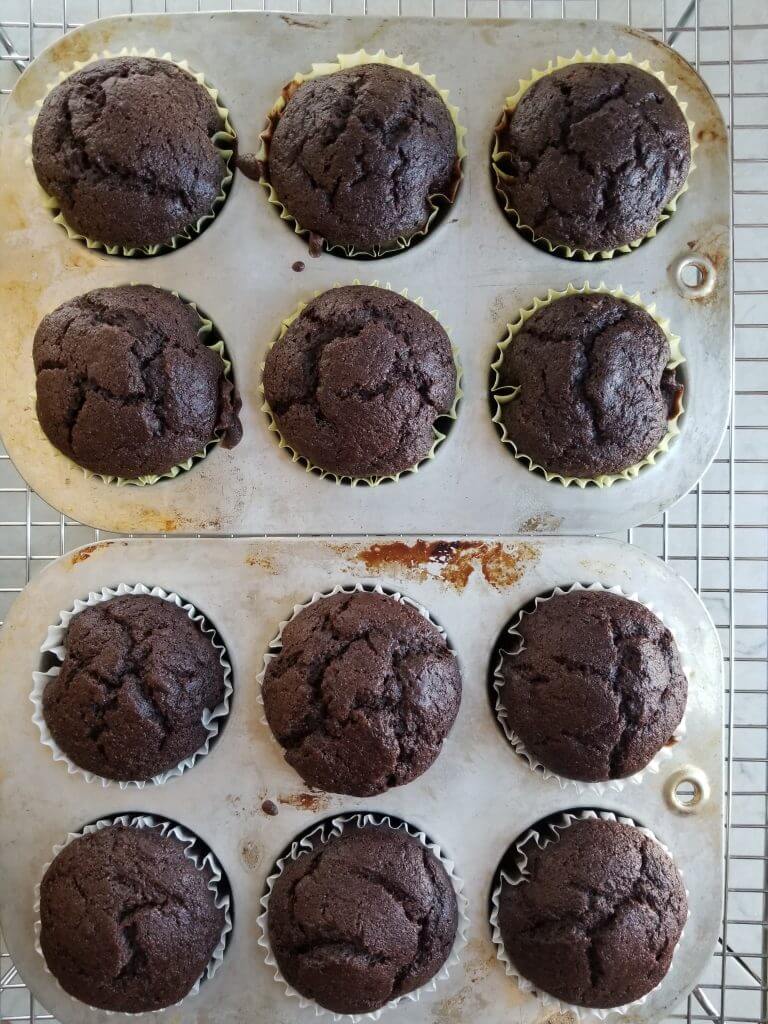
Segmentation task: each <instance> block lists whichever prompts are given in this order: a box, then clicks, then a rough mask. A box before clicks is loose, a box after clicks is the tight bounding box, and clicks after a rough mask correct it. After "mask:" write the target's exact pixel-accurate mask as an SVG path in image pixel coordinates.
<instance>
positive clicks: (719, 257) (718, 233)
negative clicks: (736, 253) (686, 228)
mask: <svg viewBox="0 0 768 1024" xmlns="http://www.w3.org/2000/svg"><path fill="white" fill-rule="evenodd" d="M686 245H687V246H688V248H689V249H690V250H691V252H700V253H701V254H702V255H703V256H708V257H709V259H710V260H711V261H712V264H713V266H714V268H715V270H717V271H718V272H719V271H721V270H722V269H723V267H724V266H725V265H726V262H727V260H728V231H727V229H726V228H724V227H723V228H712V230H710V231H705V232H702V233H701V235H700V236H699V237H698V238H691V239H690V240H689V241H688V242H686Z"/></svg>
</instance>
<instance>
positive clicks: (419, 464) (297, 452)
mask: <svg viewBox="0 0 768 1024" xmlns="http://www.w3.org/2000/svg"><path fill="white" fill-rule="evenodd" d="M363 293H367V294H368V295H369V296H376V295H377V294H378V295H379V296H380V298H381V300H382V301H381V302H380V303H379V305H380V307H381V309H380V312H381V313H382V314H383V313H385V312H386V309H387V308H389V307H390V306H393V307H394V308H392V309H391V310H390V315H391V316H392V317H393V321H392V324H391V325H390V326H391V330H390V328H388V327H387V326H386V324H385V323H384V321H383V320H382V321H380V322H381V324H383V326H382V327H380V328H379V329H380V330H381V331H382V332H383V334H382V336H381V337H374V336H371V337H369V338H368V344H367V346H366V347H363V346H362V345H361V344H360V342H361V340H362V338H361V337H360V334H358V335H357V338H356V337H354V336H352V337H347V336H346V332H345V329H344V328H343V327H339V329H338V331H339V337H338V338H335V339H334V338H332V339H330V342H328V341H325V342H324V343H323V344H322V345H321V346H320V350H321V353H322V354H321V357H320V358H318V359H316V360H314V361H313V365H316V367H317V369H316V374H317V375H318V380H317V381H316V382H315V393H314V394H312V395H310V396H308V397H307V398H306V400H302V398H301V396H299V395H298V388H299V386H300V385H304V384H305V383H306V382H304V381H303V380H298V379H297V374H298V372H299V364H298V362H297V361H296V360H295V359H293V358H290V357H288V363H287V365H286V366H284V367H282V370H283V373H282V374H281V373H280V372H279V371H278V369H277V368H276V366H275V365H272V366H270V367H269V369H270V370H271V371H272V376H273V378H274V383H273V385H272V388H271V390H273V391H274V392H275V393H277V392H278V391H279V390H280V387H279V378H280V377H281V376H282V377H283V378H284V387H285V390H286V401H288V402H289V404H290V406H291V408H289V410H288V415H289V416H290V415H291V414H293V418H294V422H293V423H292V424H291V425H290V426H284V427H283V428H282V429H281V423H280V420H281V416H280V414H279V413H278V412H277V410H276V409H273V408H272V406H271V405H270V402H269V400H268V397H267V387H266V384H265V380H266V373H265V371H267V372H268V364H269V363H272V364H275V363H276V356H277V353H276V352H275V351H274V350H275V349H276V348H277V346H279V345H280V344H281V343H282V342H283V339H284V338H285V337H286V335H287V334H288V333H289V331H290V329H291V327H292V325H294V324H296V321H297V320H299V318H300V317H301V315H302V313H303V312H304V310H305V309H307V307H308V306H309V305H311V306H312V309H311V310H310V312H312V311H313V310H314V315H313V317H312V320H311V325H310V329H311V330H315V329H316V328H317V323H318V317H319V316H320V310H319V309H316V308H315V307H317V306H318V301H321V302H322V301H325V302H328V301H329V300H331V301H332V300H333V298H334V296H338V297H339V300H340V301H341V300H342V297H345V296H346V297H347V299H348V309H347V312H348V314H349V316H350V317H353V316H354V314H355V308H356V307H355V305H354V302H353V300H354V299H356V298H357V297H358V296H359V295H360V294H363ZM390 299H394V302H392V301H390ZM403 300H405V301H403ZM360 301H362V300H360ZM411 306H416V307H418V315H419V317H421V318H422V319H423V321H424V323H423V324H422V325H421V326H422V327H423V328H424V330H425V331H427V330H428V329H429V328H433V329H435V332H436V333H437V334H438V337H437V338H436V339H434V341H433V342H432V343H431V344H430V345H428V346H427V345H424V347H423V351H422V352H421V353H419V352H418V351H416V352H414V350H413V336H414V330H413V324H411V325H410V328H409V329H408V330H407V331H406V332H405V333H404V334H403V335H402V337H401V338H398V337H397V332H398V323H399V319H398V318H399V317H402V318H410V319H412V314H413V312H414V310H412V309H410V308H409V307H411ZM329 317H330V319H329V322H331V321H332V319H333V317H332V316H330V314H329ZM430 318H431V320H432V321H434V323H431V322H430ZM378 323H379V320H378V319H377V320H376V322H375V323H373V324H368V325H367V326H363V327H361V328H360V331H361V332H365V331H366V330H369V331H376V330H377V324H378ZM359 326H360V325H358V327H359ZM400 326H401V327H402V328H403V329H405V327H407V326H408V324H407V323H406V324H401V325H400ZM350 331H351V333H352V334H353V335H354V331H352V329H350ZM318 333H319V332H318ZM403 340H407V343H408V346H409V347H410V350H411V353H410V354H411V356H412V357H413V358H414V359H417V360H418V359H419V358H420V359H421V363H422V365H421V366H419V367H418V369H419V371H420V373H419V375H418V378H417V376H413V378H412V379H409V378H408V374H407V373H406V375H405V376H404V377H401V379H399V380H394V381H392V382H388V378H389V375H390V373H392V372H394V371H395V370H396V369H397V367H398V365H400V362H399V355H400V353H399V350H398V345H399V343H400V342H401V341H403ZM438 342H440V343H444V344H443V348H444V352H442V351H439V350H438V344H437V343H438ZM329 345H330V347H329ZM350 345H355V346H356V350H352V349H351V348H350ZM334 349H335V350H336V351H335V354H333V355H332V354H331V353H332V350H334ZM323 354H325V356H327V362H326V359H325V358H324V357H323ZM443 355H444V356H445V359H444V360H442V356H443ZM451 357H452V365H448V364H450V363H451ZM388 361H389V364H388ZM443 362H444V363H445V365H443ZM261 371H262V381H261V384H260V387H259V390H260V393H261V395H262V396H263V398H264V402H263V404H262V411H263V412H264V413H265V414H266V416H267V420H268V424H269V430H270V433H272V434H274V435H275V436H276V438H277V441H278V444H279V447H280V448H284V449H285V450H286V452H287V453H288V454H290V456H291V461H292V462H298V463H301V465H303V466H304V468H305V470H306V472H307V473H314V474H316V475H318V476H319V477H320V478H321V479H327V480H331V481H333V482H334V483H336V484H349V485H351V486H353V487H356V486H358V485H361V486H369V487H377V486H378V485H379V484H381V483H384V482H387V481H389V482H396V481H398V480H400V479H401V478H402V477H403V476H407V475H409V474H412V473H417V472H418V471H419V470H420V469H421V468H423V467H424V466H426V465H428V464H429V463H430V462H431V461H432V460H433V459H434V458H435V456H436V454H437V451H438V449H439V447H440V445H442V443H443V441H445V439H446V437H447V436H448V431H449V430H450V428H451V427H452V425H453V423H454V422H455V421H456V418H457V416H458V408H459V403H460V401H461V399H462V397H463V392H462V389H461V378H462V372H461V366H460V365H459V360H458V351H457V349H456V347H455V346H454V345H453V344H451V342H450V337H449V332H448V331H446V330H444V328H443V327H442V326H441V325H440V321H439V319H438V313H437V311H436V310H426V309H425V307H424V303H423V300H422V299H421V298H416V299H409V298H408V289H407V288H406V289H403V290H402V291H400V292H395V291H394V289H392V288H391V287H390V286H389V285H388V284H387V285H380V284H379V282H378V281H373V282H372V283H371V285H361V284H360V282H359V281H354V282H353V284H352V285H336V286H334V288H333V289H329V290H328V291H326V292H315V293H314V296H313V298H312V299H311V300H310V302H309V303H307V302H300V303H299V305H298V306H297V307H296V309H295V310H294V311H293V312H292V313H291V314H290V315H289V316H287V317H286V318H285V319H284V320H283V321H282V322H281V324H280V330H279V332H278V334H277V337H276V338H275V339H274V340H273V341H272V342H271V344H270V346H269V349H268V352H267V357H266V361H265V363H263V364H262V367H261ZM302 372H303V368H302ZM342 376H343V377H344V378H345V379H344V380H342V379H341V377H342ZM449 376H450V377H451V378H452V379H451V380H449V379H448V378H449ZM425 381H427V382H428V383H425ZM425 389H426V390H427V391H428V394H427V395H426V396H425V395H424V390H425ZM406 390H407V391H408V393H409V394H408V395H405V394H404V391H406ZM320 391H322V392H323V393H324V395H325V396H326V399H327V400H328V401H329V402H331V404H333V405H335V406H336V408H335V410H334V411H333V413H331V412H329V413H328V415H329V416H332V415H334V414H335V415H337V416H338V417H339V421H338V422H337V423H332V424H331V426H332V428H333V429H330V428H329V427H328V426H327V424H326V425H325V427H323V425H324V423H325V421H326V417H325V416H322V417H319V418H318V420H317V421H316V422H315V424H314V433H315V435H318V434H319V429H318V428H323V429H324V430H325V431H326V432H327V434H328V440H326V441H323V439H322V436H315V438H314V441H313V444H314V445H315V447H316V448H317V449H318V452H317V455H316V456H315V457H310V456H309V455H308V454H307V450H308V449H307V448H306V447H305V446H303V445H302V443H301V436H300V435H301V434H302V433H305V432H306V431H308V430H309V431H310V433H312V429H313V428H312V422H311V421H312V420H313V418H314V414H313V413H312V411H311V408H310V407H311V406H312V405H313V403H314V402H317V401H318V400H319V398H318V394H317V392H320ZM417 392H418V394H417ZM414 399H415V400H417V401H418V404H419V408H418V409H417V410H415V409H414V408H413V407H412V406H413V400H414ZM408 402H411V405H409V406H407V408H406V406H405V405H402V406H401V407H400V408H399V409H398V403H408ZM389 403H391V405H390V404H389ZM431 403H435V404H434V405H433V404H431ZM299 407H301V408H300V410H299V412H298V413H297V412H296V410H297V409H299ZM366 408H367V409H368V415H366ZM398 411H399V412H400V414H401V415H402V418H403V422H402V424H399V423H396V417H397V415H398ZM385 414H386V415H385ZM374 416H376V417H378V419H379V420H380V422H378V423H377V422H376V421H375V419H374V418H373V417H374ZM353 417H356V419H355V423H354V425H353V422H352V418H353ZM427 419H428V420H429V421H430V422H429V423H426V420H427ZM393 424H394V425H396V427H397V429H396V430H395V426H394V425H393ZM403 425H405V426H406V427H407V430H405V431H403V429H402V426H403ZM345 427H346V430H345ZM417 428H418V433H417ZM422 428H423V429H422ZM441 428H442V429H441ZM427 431H428V435H429V438H430V439H431V443H430V441H427V443H426V444H424V443H422V435H423V433H425V432H427ZM286 433H287V434H288V435H289V436H287V437H286V436H285V435H286ZM390 434H392V435H393V438H392V443H393V445H394V448H392V447H391V448H390V450H389V451H388V452H387V453H385V452H384V451H382V452H380V453H378V454H377V455H376V456H374V453H373V452H372V451H371V450H368V451H366V452H365V453H362V454H359V453H357V452H356V453H355V459H356V460H357V461H358V464H357V465H355V466H352V465H350V464H344V465H341V463H343V462H344V461H345V459H346V458H348V457H349V456H345V455H344V454H343V449H344V447H345V445H346V446H347V447H350V446H351V445H352V444H354V447H355V449H357V446H358V444H359V442H360V439H361V438H364V437H366V436H368V437H369V439H370V437H372V436H373V437H375V439H376V442H377V443H378V444H380V445H381V444H383V443H384V441H385V440H387V439H388V438H389V435H390ZM395 434H396V435H397V444H395V441H394V435H395ZM320 449H325V454H326V456H327V458H328V461H327V462H326V464H325V465H323V458H322V453H321V451H320ZM333 449H336V450H333ZM403 449H405V451H407V452H408V453H409V454H410V457H416V456H417V452H419V454H420V456H421V457H418V459H417V461H416V462H414V463H413V464H412V465H406V463H407V461H408V459H407V458H404V457H403V455H404V454H405V451H404V450H403ZM421 453H423V454H421ZM331 458H333V459H334V460H337V464H336V465H335V466H332V465H331V464H330V460H331ZM374 458H375V459H376V460H378V461H379V462H382V463H384V462H386V461H387V460H388V459H390V460H392V465H390V466H389V467H388V468H387V469H386V470H384V471H382V472H378V473H360V472H356V471H355V470H358V471H359V470H361V469H364V468H369V467H370V465H371V463H372V462H373V461H374ZM366 459H369V460H370V462H369V466H368V467H365V466H363V465H362V464H361V463H364V462H365V460H366ZM398 461H399V465H398V466H395V465H394V463H395V462H398ZM400 466H403V467H404V468H399V467H400ZM377 468H379V467H377Z"/></svg>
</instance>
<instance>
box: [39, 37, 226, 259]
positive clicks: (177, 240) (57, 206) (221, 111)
mask: <svg viewBox="0 0 768 1024" xmlns="http://www.w3.org/2000/svg"><path fill="white" fill-rule="evenodd" d="M121 59H122V60H124V61H125V62H129V61H137V60H138V61H141V60H142V59H143V60H145V63H146V61H151V62H152V63H153V64H158V63H159V62H165V63H167V64H171V65H173V66H174V67H175V68H177V69H181V71H182V72H183V73H184V78H186V77H187V76H190V77H191V79H193V80H194V82H195V83H197V85H199V86H201V87H202V88H203V89H204V90H205V93H207V96H208V97H209V98H210V100H211V101H212V104H213V107H212V108H211V110H210V112H209V113H210V115H211V117H213V118H214V120H215V122H216V125H217V127H216V129H215V130H214V131H213V134H208V135H207V138H208V140H209V141H210V143H211V145H212V151H211V152H208V153H207V154H206V156H207V158H209V159H210V158H212V156H213V154H215V155H216V161H217V162H218V163H219V164H220V167H221V176H220V180H219V181H218V182H217V183H216V185H214V183H213V182H214V179H215V177H217V176H218V175H217V174H216V173H215V172H214V169H213V166H211V167H210V169H209V173H208V175H207V177H209V178H211V182H210V188H209V189H206V191H208V192H213V191H214V188H216V187H217V188H218V191H217V193H216V194H215V196H214V198H213V200H212V201H211V202H210V206H209V207H208V208H207V209H205V210H204V212H203V213H202V214H201V213H199V212H198V211H197V210H195V209H194V207H195V206H198V207H200V208H203V204H204V203H205V202H208V201H209V198H208V196H207V195H206V196H205V197H204V198H203V197H202V196H201V197H200V199H199V200H197V201H195V199H194V198H193V199H190V198H189V197H188V196H185V198H184V200H183V201H182V202H181V203H180V204H179V205H186V207H187V209H189V210H193V220H192V222H191V223H189V224H183V226H181V227H179V226H178V225H179V224H181V223H182V218H180V217H179V216H178V214H177V213H170V212H169V210H170V209H171V208H170V207H169V209H167V210H166V211H165V212H164V213H160V212H159V211H155V214H153V216H166V217H167V218H168V219H169V224H168V228H169V231H170V232H171V233H170V237H168V238H162V240H161V241H154V240H153V241H141V240H140V239H141V238H142V237H143V238H147V239H149V238H152V237H153V236H155V237H157V235H158V232H157V231H156V230H154V229H149V228H146V226H145V225H143V226H139V225H138V224H136V223H135V222H134V223H133V226H131V227H130V228H123V231H124V232H126V233H125V234H124V235H123V238H124V239H125V238H126V237H130V236H131V235H133V236H134V238H135V241H131V242H121V241H118V240H117V239H118V236H119V235H120V230H121V229H120V227H119V225H115V226H113V227H110V228H109V229H108V231H106V232H105V233H112V234H113V236H114V240H113V241H109V240H108V241H105V240H104V239H102V238H95V237H91V232H90V231H89V229H87V228H86V229H85V231H81V230H78V229H77V228H76V227H75V226H74V225H72V224H71V223H69V222H68V220H67V218H66V216H65V214H64V211H63V209H62V206H63V205H64V204H63V203H62V199H61V196H59V198H57V197H56V196H54V195H51V194H50V193H49V192H47V191H46V189H45V187H44V186H43V185H42V184H41V188H42V190H43V193H44V195H45V205H46V206H47V208H48V209H49V210H50V211H51V213H52V214H53V215H54V216H53V219H54V221H55V223H57V224H60V225H61V226H62V227H63V228H64V230H65V231H66V232H67V235H68V236H69V237H70V238H72V239H76V240H77V241H80V242H84V243H85V245H86V246H87V247H88V248H89V249H101V250H103V251H104V252H106V253H108V254H109V255H110V256H115V255H117V256H156V255H158V254H160V253H163V252H169V251H171V250H173V249H176V248H178V247H179V246H180V245H182V244H184V243H185V242H188V241H190V240H191V239H193V238H195V237H196V236H197V235H199V234H200V232H201V231H203V229H204V228H205V227H206V226H207V225H208V223H209V222H210V221H211V220H213V218H214V217H216V215H217V213H218V212H219V210H220V208H221V206H222V205H223V203H224V201H225V199H226V198H227V193H228V191H229V187H230V185H231V183H232V175H233V171H232V166H231V162H232V156H233V153H234V146H235V139H236V136H235V131H234V129H233V127H232V125H231V123H230V121H229V112H228V110H227V108H226V107H224V106H222V105H221V103H220V102H219V94H218V90H217V89H215V88H213V86H211V85H209V84H208V83H207V82H206V81H205V76H204V75H203V74H202V73H201V72H196V71H192V70H191V69H190V68H189V65H188V63H187V61H186V60H175V59H174V58H173V57H172V56H171V55H170V54H169V53H164V54H162V55H161V56H159V57H158V55H157V54H156V53H155V51H154V50H153V49H152V50H148V51H139V50H137V49H136V48H135V47H134V48H131V49H128V48H124V49H122V50H121V51H120V52H119V53H117V54H113V53H110V52H109V51H106V50H105V51H104V52H103V53H101V54H93V55H92V56H91V57H90V58H89V59H88V60H87V61H79V62H76V63H75V65H74V66H73V67H72V69H71V70H70V71H68V72H64V71H61V72H59V79H58V81H57V82H55V83H51V84H50V85H49V86H48V88H47V91H46V95H45V97H43V99H41V100H38V102H37V106H38V107H39V108H40V109H38V111H37V113H36V114H35V115H34V116H33V117H32V118H30V125H31V126H32V135H31V136H30V139H29V141H30V145H31V147H32V151H33V154H34V162H35V165H36V168H35V169H36V172H37V175H38V180H40V176H41V175H42V176H43V179H47V178H48V177H50V179H51V180H50V181H47V185H48V188H49V189H51V188H52V186H54V185H56V187H57V189H58V191H59V192H60V193H64V192H66V189H67V188H70V189H71V182H68V180H67V179H66V177H64V178H62V177H61V175H62V167H63V166H64V165H63V164H62V163H61V157H60V153H59V151H60V150H62V148H63V145H64V143H63V142H62V141H61V140H60V139H59V138H58V134H57V133H60V132H61V130H62V129H61V124H62V122H63V118H62V117H60V116H59V115H58V113H56V112H54V115H53V117H52V119H51V121H50V124H48V123H47V119H46V121H45V122H44V121H42V120H41V114H43V106H44V104H45V103H48V102H52V101H51V99H50V97H51V94H52V93H53V92H54V90H56V89H57V88H58V87H59V86H61V84H62V83H63V82H65V81H66V80H67V79H69V78H70V77H71V76H72V75H75V74H78V73H80V72H83V70H84V69H85V70H87V69H88V68H89V67H90V66H91V65H94V64H95V63H96V62H98V61H104V60H107V61H111V60H116V61H119V60H121ZM145 70H146V69H145ZM176 75H178V71H177V72H176ZM188 100H189V97H187V98H186V100H185V99H184V98H183V97H182V98H181V99H180V100H179V102H180V103H182V104H185V103H187V105H188V102H187V101H188ZM92 108H93V104H90V105H89V104H88V103H87V102H85V103H81V104H80V106H79V108H78V110H77V111H76V112H75V115H74V116H73V117H72V118H70V121H69V123H70V125H71V124H72V123H73V121H76V120H77V117H78V115H79V117H80V118H81V119H83V118H85V117H87V116H89V112H91V113H92ZM213 108H215V111H214V109H213ZM119 109H120V107H119V103H118V110H119ZM41 125H44V127H45V132H46V136H45V138H44V137H43V130H42V129H41V127H40V126H41ZM139 128H140V124H135V123H134V122H133V121H130V120H128V119H126V127H125V131H126V132H133V131H137V130H138V129H139ZM71 130H72V131H74V129H71ZM206 130H207V131H210V130H211V129H210V128H207V129H206ZM201 131H202V129H201ZM119 144H121V140H120V139H119V138H118V139H114V138H111V137H109V136H108V137H107V139H106V140H105V142H104V145H106V146H107V149H108V151H109V150H110V147H114V146H115V145H119ZM127 144H128V146H129V147H133V151H134V152H135V151H139V150H140V148H141V144H140V142H139V141H135V142H134V143H132V142H130V140H129V141H128V143H127ZM73 145H83V143H82V142H78V140H77V138H74V141H73ZM205 145H206V146H207V143H206V144H205ZM51 150H52V151H53V152H54V153H56V156H57V158H58V159H57V160H52V161H51V160H49V159H48V151H51ZM32 159H33V158H30V163H32ZM108 159H110V160H111V159H112V155H111V153H108ZM201 159H203V156H201ZM166 160H167V156H166ZM57 163H58V166H59V170H58V171H57V169H56V168H57ZM196 171H197V174H196V176H195V178H194V182H195V184H194V186H193V187H194V188H198V187H199V179H201V178H203V177H205V176H203V175H201V174H200V172H199V169H198V168H196ZM110 173H111V172H109V171H107V172H105V176H106V178H107V181H106V184H105V186H104V191H103V193H102V192H100V191H99V190H98V189H97V194H96V195H95V196H91V197H90V200H89V201H90V202H92V203H97V202H100V201H102V202H106V203H107V204H112V206H113V209H118V210H119V209H121V208H123V209H124V216H125V217H126V218H128V219H129V220H130V219H131V218H135V217H136V208H137V204H138V206H140V198H138V193H136V196H134V198H133V199H132V198H131V194H130V190H129V191H128V193H126V195H121V196H118V197H116V196H115V192H114V189H112V188H110V187H109V181H108V178H109V174H110ZM158 173H160V172H158ZM165 173H167V169H166V172H165ZM137 176H138V175H137ZM162 184H163V187H165V188H170V187H177V188H179V189H181V185H180V184H179V181H178V180H176V181H174V182H173V183H168V182H163V183H162ZM182 185H183V182H182ZM172 225H173V226H172ZM93 226H95V225H93ZM174 228H175V229H174Z"/></svg>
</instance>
